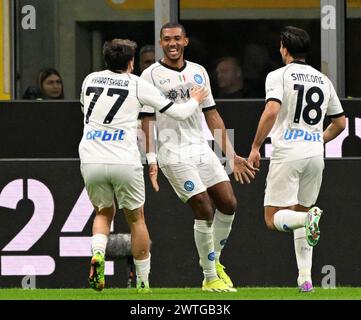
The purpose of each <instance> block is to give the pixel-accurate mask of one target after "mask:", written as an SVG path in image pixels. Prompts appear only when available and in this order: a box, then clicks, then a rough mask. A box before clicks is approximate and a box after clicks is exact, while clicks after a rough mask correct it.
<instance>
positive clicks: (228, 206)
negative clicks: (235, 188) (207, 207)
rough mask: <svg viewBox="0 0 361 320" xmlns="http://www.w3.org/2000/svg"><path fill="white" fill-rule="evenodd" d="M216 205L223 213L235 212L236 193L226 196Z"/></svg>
mask: <svg viewBox="0 0 361 320" xmlns="http://www.w3.org/2000/svg"><path fill="white" fill-rule="evenodd" d="M216 206H217V209H218V210H219V211H220V212H222V213H223V214H234V213H235V212H236V210H237V199H236V197H235V196H234V195H228V196H224V197H223V199H222V201H221V202H220V203H217V205H216Z"/></svg>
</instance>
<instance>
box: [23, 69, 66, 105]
mask: <svg viewBox="0 0 361 320" xmlns="http://www.w3.org/2000/svg"><path fill="white" fill-rule="evenodd" d="M23 99H27V100H52V99H64V87H63V80H62V78H61V76H60V74H59V72H58V71H57V70H55V69H53V68H44V69H42V70H40V72H39V74H38V77H37V86H30V87H28V88H27V89H26V90H25V93H24V95H23Z"/></svg>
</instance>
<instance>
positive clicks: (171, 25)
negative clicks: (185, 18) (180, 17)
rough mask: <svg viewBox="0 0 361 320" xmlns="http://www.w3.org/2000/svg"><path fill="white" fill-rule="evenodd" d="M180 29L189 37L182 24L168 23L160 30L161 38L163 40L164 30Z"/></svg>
mask: <svg viewBox="0 0 361 320" xmlns="http://www.w3.org/2000/svg"><path fill="white" fill-rule="evenodd" d="M174 28H179V29H181V30H182V32H183V33H184V36H185V37H186V36H187V32H186V28H184V26H183V25H182V24H180V23H177V22H167V23H166V24H163V26H162V28H161V29H160V37H161V38H162V34H163V30H164V29H174Z"/></svg>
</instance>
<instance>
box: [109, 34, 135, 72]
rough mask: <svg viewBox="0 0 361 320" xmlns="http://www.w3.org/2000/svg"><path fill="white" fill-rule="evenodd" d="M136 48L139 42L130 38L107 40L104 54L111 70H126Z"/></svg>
mask: <svg viewBox="0 0 361 320" xmlns="http://www.w3.org/2000/svg"><path fill="white" fill-rule="evenodd" d="M136 49H137V43H136V42H134V41H131V40H128V39H113V40H111V41H106V42H105V43H104V47H103V56H104V60H105V64H106V66H107V68H108V69H109V70H111V71H126V70H127V68H128V64H129V62H130V61H131V60H132V59H133V58H134V55H135V50H136Z"/></svg>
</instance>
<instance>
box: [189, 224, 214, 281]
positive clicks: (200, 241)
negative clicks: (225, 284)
mask: <svg viewBox="0 0 361 320" xmlns="http://www.w3.org/2000/svg"><path fill="white" fill-rule="evenodd" d="M194 240H195V242H196V246H197V250H198V255H199V259H200V264H201V267H202V268H203V274H204V278H205V279H206V280H207V281H211V280H213V279H216V278H217V272H216V264H215V253H214V243H213V230H212V223H211V222H210V221H206V220H194Z"/></svg>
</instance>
